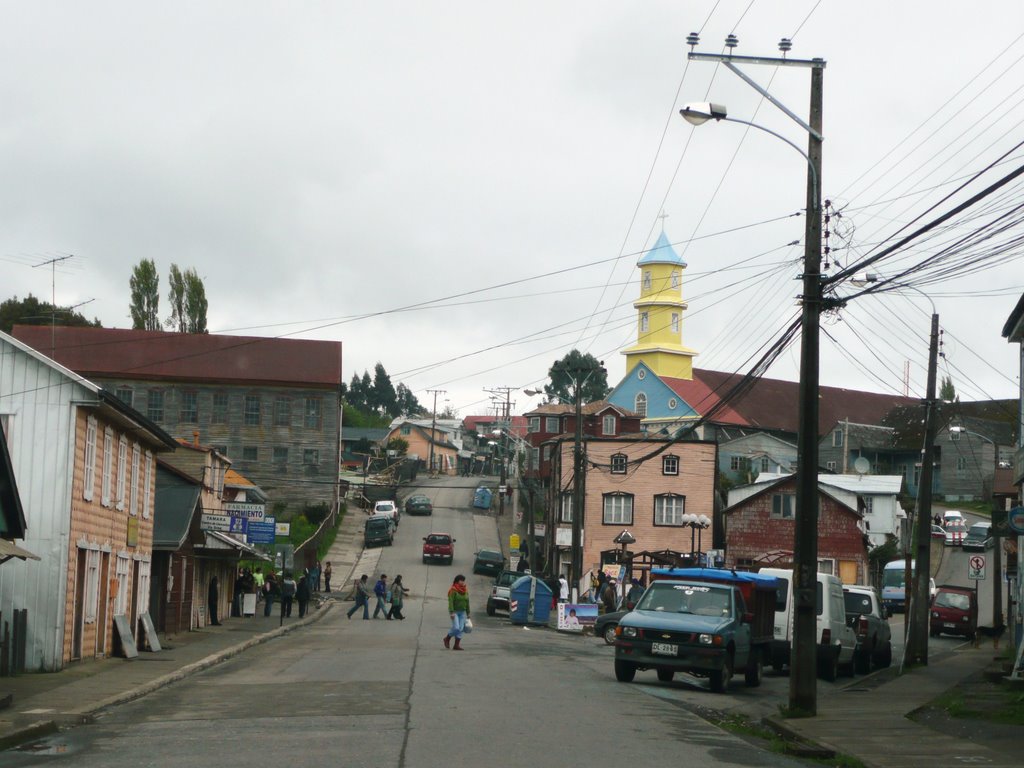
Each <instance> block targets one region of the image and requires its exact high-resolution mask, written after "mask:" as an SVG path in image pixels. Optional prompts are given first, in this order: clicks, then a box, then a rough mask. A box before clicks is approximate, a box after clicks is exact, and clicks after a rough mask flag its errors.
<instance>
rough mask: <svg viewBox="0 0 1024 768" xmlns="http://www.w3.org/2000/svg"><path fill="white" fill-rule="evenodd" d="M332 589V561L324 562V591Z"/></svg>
mask: <svg viewBox="0 0 1024 768" xmlns="http://www.w3.org/2000/svg"><path fill="white" fill-rule="evenodd" d="M330 591H331V561H330V560H328V561H327V562H326V563H324V592H330Z"/></svg>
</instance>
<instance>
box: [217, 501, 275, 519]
mask: <svg viewBox="0 0 1024 768" xmlns="http://www.w3.org/2000/svg"><path fill="white" fill-rule="evenodd" d="M224 513H225V514H227V515H230V516H231V517H244V518H246V519H248V520H262V519H263V518H264V517H265V516H266V505H265V504H248V503H245V502H239V501H229V502H227V503H226V504H225V505H224Z"/></svg>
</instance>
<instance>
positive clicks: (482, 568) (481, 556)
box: [473, 549, 505, 576]
mask: <svg viewBox="0 0 1024 768" xmlns="http://www.w3.org/2000/svg"><path fill="white" fill-rule="evenodd" d="M504 569H505V556H504V555H503V554H501V551H500V550H497V549H481V550H480V551H479V552H477V553H476V559H475V560H473V573H483V574H488V573H490V574H493V575H495V576H497V575H498V574H499V573H501V572H502V571H503V570H504Z"/></svg>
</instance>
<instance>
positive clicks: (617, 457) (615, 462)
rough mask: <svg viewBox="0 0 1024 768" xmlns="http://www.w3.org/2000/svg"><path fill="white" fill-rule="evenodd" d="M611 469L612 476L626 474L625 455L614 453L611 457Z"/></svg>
mask: <svg viewBox="0 0 1024 768" xmlns="http://www.w3.org/2000/svg"><path fill="white" fill-rule="evenodd" d="M611 469H612V474H613V475H624V474H626V454H624V453H616V454H614V455H613V456H612V461H611Z"/></svg>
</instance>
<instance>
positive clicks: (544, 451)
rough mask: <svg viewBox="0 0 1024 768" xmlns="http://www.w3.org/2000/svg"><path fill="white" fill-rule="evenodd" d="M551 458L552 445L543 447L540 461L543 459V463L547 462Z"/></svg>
mask: <svg viewBox="0 0 1024 768" xmlns="http://www.w3.org/2000/svg"><path fill="white" fill-rule="evenodd" d="M550 458H551V446H550V445H542V446H541V447H540V459H541V461H547V460H548V459H550Z"/></svg>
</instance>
